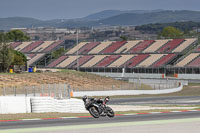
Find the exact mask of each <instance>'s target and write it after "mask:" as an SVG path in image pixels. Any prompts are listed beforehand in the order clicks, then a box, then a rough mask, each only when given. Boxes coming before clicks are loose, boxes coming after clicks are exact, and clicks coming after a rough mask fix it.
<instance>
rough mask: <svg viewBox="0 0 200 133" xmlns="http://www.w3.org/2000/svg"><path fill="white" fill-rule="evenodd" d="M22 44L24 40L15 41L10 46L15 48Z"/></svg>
mask: <svg viewBox="0 0 200 133" xmlns="http://www.w3.org/2000/svg"><path fill="white" fill-rule="evenodd" d="M21 44H22V42H13V43H11V44H10V46H11V47H12V48H13V49H14V48H16V47H17V46H19V45H21Z"/></svg>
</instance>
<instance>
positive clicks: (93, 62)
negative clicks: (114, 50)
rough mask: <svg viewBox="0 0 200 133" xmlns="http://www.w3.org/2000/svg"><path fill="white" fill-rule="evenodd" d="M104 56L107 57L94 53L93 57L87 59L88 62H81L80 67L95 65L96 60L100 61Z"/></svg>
mask: <svg viewBox="0 0 200 133" xmlns="http://www.w3.org/2000/svg"><path fill="white" fill-rule="evenodd" d="M105 57H107V56H106V55H95V56H94V58H92V59H91V60H89V61H88V62H86V63H85V64H83V65H82V66H81V67H84V68H85V67H93V66H94V65H96V64H97V63H98V62H100V61H101V60H103V59H104V58H105Z"/></svg>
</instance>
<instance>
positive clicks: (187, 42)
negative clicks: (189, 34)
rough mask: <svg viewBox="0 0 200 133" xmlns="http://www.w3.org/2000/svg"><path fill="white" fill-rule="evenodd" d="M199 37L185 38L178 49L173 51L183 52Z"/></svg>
mask: <svg viewBox="0 0 200 133" xmlns="http://www.w3.org/2000/svg"><path fill="white" fill-rule="evenodd" d="M196 41H197V39H196V38H192V39H185V42H183V43H182V44H181V45H179V46H178V47H177V48H176V49H174V50H173V51H172V52H182V51H183V50H185V49H186V48H187V47H189V46H190V45H191V44H193V43H194V42H196Z"/></svg>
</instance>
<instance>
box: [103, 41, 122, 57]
mask: <svg viewBox="0 0 200 133" xmlns="http://www.w3.org/2000/svg"><path fill="white" fill-rule="evenodd" d="M125 43H126V41H121V42H113V43H112V44H111V45H110V46H108V47H107V48H105V49H104V50H103V51H101V52H100V53H101V54H109V53H113V52H115V51H116V50H117V49H119V48H120V47H122V46H123V45H124V44H125Z"/></svg>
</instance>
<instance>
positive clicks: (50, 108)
mask: <svg viewBox="0 0 200 133" xmlns="http://www.w3.org/2000/svg"><path fill="white" fill-rule="evenodd" d="M31 104H32V112H33V113H42V112H60V113H65V112H67V113H86V112H87V111H86V110H85V106H84V103H83V101H82V100H80V99H75V98H71V99H62V100H57V99H54V98H51V97H32V98H31Z"/></svg>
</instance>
